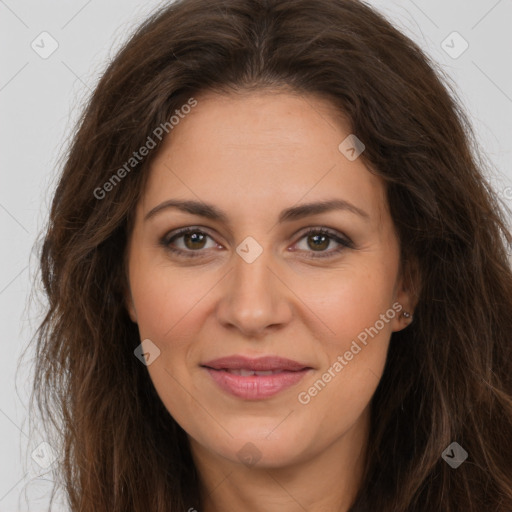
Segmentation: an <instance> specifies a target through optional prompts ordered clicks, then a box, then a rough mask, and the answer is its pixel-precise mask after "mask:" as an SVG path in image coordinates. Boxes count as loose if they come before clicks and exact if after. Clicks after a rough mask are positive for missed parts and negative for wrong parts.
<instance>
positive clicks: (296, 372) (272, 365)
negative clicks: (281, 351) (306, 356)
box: [201, 356, 311, 400]
mask: <svg viewBox="0 0 512 512" xmlns="http://www.w3.org/2000/svg"><path fill="white" fill-rule="evenodd" d="M201 366H203V367H204V368H205V369H206V370H207V371H208V373H209V374H210V376H211V377H212V379H213V380H214V381H215V382H216V383H217V384H218V385H219V387H220V388H221V389H223V390H224V391H226V392H228V393H230V394H232V395H234V396H236V397H239V398H243V399H246V400H261V399H263V398H268V397H270V396H273V395H275V394H277V393H279V392H281V391H283V390H285V389H287V388H289V387H291V386H293V385H295V384H297V383H298V382H299V381H300V380H302V379H303V378H304V376H305V375H306V374H307V373H308V372H309V371H310V370H311V367H308V366H306V365H304V364H302V363H299V362H297V361H292V360H290V359H284V358H281V357H276V356H268V357H260V358H257V359H250V358H247V357H244V356H232V357H224V358H221V359H215V360H214V361H209V362H207V363H205V364H203V365H201ZM228 369H229V370H241V369H244V370H253V371H269V370H273V371H280V373H275V374H272V375H251V376H247V377H243V376H241V375H236V374H232V373H229V372H228V371H226V370H228Z"/></svg>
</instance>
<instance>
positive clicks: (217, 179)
mask: <svg viewBox="0 0 512 512" xmlns="http://www.w3.org/2000/svg"><path fill="white" fill-rule="evenodd" d="M195 99H196V101H197V105H196V106H195V107H194V108H193V109H192V110H191V111H190V113H188V114H186V115H183V116H182V117H181V119H180V121H179V123H178V124H177V125H175V126H174V128H173V129H172V131H170V133H169V134H168V135H167V137H166V138H165V140H164V143H163V144H162V146H161V148H160V149H159V153H158V155H157V156H156V158H155V159H154V161H153V162H152V165H151V167H150V170H149V172H150V176H149V179H148V182H147V186H146V190H145V192H144V195H143V203H144V205H143V209H144V211H145V212H147V211H148V210H149V209H150V208H152V207H153V206H155V204H156V203H158V202H159V201H165V200H166V199H169V198H170V197H180V198H191V199H195V200H204V201H205V202H208V203H214V204H215V203H217V204H218V203H219V202H222V204H223V205H224V206H225V209H229V208H230V207H233V208H235V207H238V209H239V208H240V206H245V207H246V208H247V209H253V210H254V211H257V210H261V209H262V208H265V209H268V208H273V207H274V206H276V207H279V210H281V207H285V206H290V205H292V204H296V203H298V202H311V201H314V200H323V199H326V198H329V199H331V198H333V197H339V198H341V199H345V200H348V201H351V202H352V203H355V204H357V205H358V206H360V207H361V208H362V209H365V210H366V211H368V213H370V215H371V216H372V217H373V218H375V219H376V220H377V221H379V222H380V220H382V217H383V215H385V212H386V211H387V205H386V197H385V189H384V184H383V181H382V178H380V177H378V176H375V175H374V174H371V173H370V172H369V170H368V168H367V167H366V165H365V164H364V163H363V160H362V159H361V158H357V159H356V160H354V161H350V160H349V159H347V157H346V156H345V155H344V154H343V153H342V151H340V149H339V146H340V143H342V141H344V140H345V139H346V138H347V137H348V136H349V135H351V129H350V124H349V122H348V121H347V120H345V118H344V116H343V115H342V114H340V113H339V112H338V111H337V110H336V109H335V107H334V106H333V104H332V103H331V102H329V101H328V100H326V99H323V98H320V97H318V96H312V95H307V96H306V95H301V94H296V93H291V92H282V91H279V92H269V91H264V92H263V91H258V92H251V93H244V94H236V95H235V94H233V95H222V94H216V93H204V94H201V95H198V96H196V97H195Z"/></svg>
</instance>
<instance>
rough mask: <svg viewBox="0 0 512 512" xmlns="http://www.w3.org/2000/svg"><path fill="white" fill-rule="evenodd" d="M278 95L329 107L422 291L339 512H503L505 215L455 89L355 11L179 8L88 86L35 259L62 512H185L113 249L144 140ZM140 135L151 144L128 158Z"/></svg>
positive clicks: (274, 2)
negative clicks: (372, 176) (457, 459)
mask: <svg viewBox="0 0 512 512" xmlns="http://www.w3.org/2000/svg"><path fill="white" fill-rule="evenodd" d="M280 87H287V88H289V89H290V90H293V91H295V92H297V93H299V94H304V95H308V94H317V95H320V96H322V97H324V98H327V99H329V100H331V102H332V105H333V111H336V112H339V113H340V114H342V115H345V116H346V117H347V119H349V120H350V124H351V128H352V133H354V134H356V135H357V137H358V138H359V139H361V140H362V141H363V142H364V144H365V146H366V149H365V151H364V153H363V154H362V155H361V158H363V159H364V161H365V163H366V164H367V166H368V168H369V169H370V170H371V172H374V173H376V174H378V175H380V176H382V177H383V178H384V180H385V183H386V189H387V198H388V201H389V206H390V211H391V215H392V219H393V222H394V223H395V226H396V230H397V233H398V236H399V239H400V244H401V264H402V269H403V271H404V272H406V273H407V275H410V276H411V282H417V283H421V286H420V285H419V284H418V286H417V292H418V295H417V297H418V303H417V307H416V309H415V311H414V313H415V314H414V321H413V323H412V324H411V325H410V326H409V327H408V328H407V329H404V330H402V331H400V332H396V333H393V335H392V338H391V344H390V349H389V354H388V360H387V363H386V368H385V371H384V374H383V376H382V379H381V382H380V384H379V387H378V389H377V391H376V393H375V395H374V397H373V399H372V423H371V435H370V444H369V447H368V458H367V464H366V470H365V474H364V479H363V482H362V486H361V488H360V492H359V495H358V497H357V499H356V501H355V503H354V504H353V506H352V508H351V509H350V510H351V512H362V511H363V510H368V511H372V512H374V511H379V512H406V511H409V512H413V511H414V512H432V511H434V510H442V511H443V512H454V511H464V512H472V511H475V512H476V511H478V512H482V511H489V512H490V511H492V512H510V511H511V510H512V398H511V396H512V342H511V333H512V270H511V266H510V261H509V260H508V250H509V248H510V245H511V244H512V235H511V233H510V231H509V228H508V226H507V217H506V214H509V213H510V211H509V210H508V209H507V208H506V205H505V204H503V203H502V202H501V201H500V200H499V199H498V197H497V195H496V194H495V193H494V192H493V190H492V189H491V187H490V185H489V184H488V182H487V181H486V179H485V178H484V171H485V169H486V166H487V165H489V164H488V163H486V160H485V157H484V156H483V151H482V150H481V149H480V148H479V146H478V143H477V142H476V138H475V136H474V134H473V132H472V127H471V124H470V122H469V121H468V118H467V117H466V114H465V112H464V110H463V108H462V107H461V105H460V101H459V100H458V98H457V93H456V90H455V88H454V87H453V85H452V84H451V83H450V81H449V80H448V79H447V78H446V76H445V75H444V74H443V72H442V71H441V70H440V69H439V68H438V66H436V64H435V63H433V62H431V61H430V60H429V58H428V57H427V56H426V55H425V54H424V53H423V52H422V51H421V49H420V48H419V47H418V46H417V45H416V44H415V43H413V42H412V41H411V40H409V39H408V38H407V37H406V36H404V35H403V34H402V33H400V32H399V31H398V30H397V29H395V28H394V27H393V26H392V25H391V24H390V23H389V22H388V21H387V20H386V19H385V18H384V17H383V16H382V15H380V14H379V13H377V12H375V11H374V10H373V9H372V8H370V7H369V6H368V5H366V4H365V3H362V2H360V1H356V0H216V1H215V2H208V1H206V0H179V1H177V2H175V3H171V4H169V5H167V6H165V7H163V8H161V9H160V10H159V11H157V12H156V13H155V14H153V15H152V16H151V17H150V18H149V19H147V20H146V21H145V22H144V23H143V24H142V25H141V26H140V27H139V28H138V29H137V30H136V32H135V33H134V35H132V37H131V38H130V40H129V41H128V42H127V43H126V45H125V46H124V47H123V48H122V50H121V51H120V52H119V53H118V55H117V56H116V57H115V59H114V60H113V61H112V62H111V63H110V64H109V65H108V67H107V69H106V71H105V73H104V74H103V76H102V78H101V80H100V81H99V83H98V85H97V87H96V89H95V90H94V92H93V94H92V96H91V98H90V101H89V102H88V104H87V106H86V108H85V110H84V112H83V115H82V117H81V119H80V121H79V123H78V125H77V128H76V130H75V132H74V133H73V138H72V142H71V144H70V148H69V151H68V153H67V154H66V160H65V164H64V166H63V169H62V173H61V175H60V179H59V183H58V186H57V187H56V190H55V192H54V196H53V202H52V204H51V210H50V214H49V221H48V225H47V227H46V229H45V233H44V238H43V239H42V242H43V243H42V251H41V254H40V267H41V277H42V282H43V285H44V291H45V294H46V296H47V300H48V309H47V311H46V313H45V314H46V316H45V318H44V320H43V321H42V323H41V325H40V326H39V328H38V330H37V333H36V336H35V339H36V343H37V345H36V355H37V364H36V367H35V376H34V389H33V398H35V400H36V401H37V405H38V408H39V411H40V412H41V414H42V417H43V419H44V422H45V425H47V429H48V432H49V434H48V435H49V436H51V437H49V439H52V443H53V446H54V447H55V448H57V447H58V448H59V449H60V452H59V454H60V459H59V464H58V466H57V467H56V474H57V476H58V481H59V482H60V484H61V486H62V488H63V489H64V491H65V494H66V496H67V499H68V501H69V506H70V509H71V510H72V511H73V512H121V511H123V512H127V511H130V512H134V511H135V512H139V511H140V512H147V511H148V510H150V511H152V512H164V511H165V512H169V511H185V510H189V509H190V508H192V507H195V508H197V509H198V510H201V500H200V498H199V496H200V487H199V479H198V475H197V473H196V470H195V468H194V464H193V462H192V458H191V454H190V450H189V446H188V441H187V437H186V434H185V432H184V431H183V430H182V429H181V427H180V426H179V425H178V424H177V423H176V422H175V421H174V419H173V418H172V417H171V415H170V414H169V413H168V411H167V410H166V409H165V407H164V406H163V404H162V402H161V400H160V399H159V397H158V395H157V394H156V391H155V389H154V387H153V385H152V383H151V380H150V378H149V374H148V372H147V369H146V367H145V366H144V365H143V364H141V362H140V361H139V360H138V359H137V358H136V357H135V356H134V353H133V352H134V349H135V348H136V347H137V346H138V345H139V344H140V342H141V340H140V338H139V332H138V328H137V325H136V324H134V323H133V322H131V320H130V318H129V316H128V313H127V311H126V308H125V293H126V289H127V288H126V286H127V283H126V241H127V236H128V235H129V233H130V230H131V229H132V222H133V212H134V209H135V205H136V203H137V201H138V200H139V198H140V195H141V193H142V191H143V189H144V184H145V180H146V179H147V175H148V172H147V171H148V167H149V164H150V163H151V161H152V159H153V158H154V157H155V154H156V153H157V151H158V147H159V146H160V139H159V138H158V137H155V129H156V128H158V127H161V126H164V127H165V128H166V129H165V133H167V132H168V131H169V130H170V125H169V119H170V117H171V116H172V115H173V113H175V112H176V110H178V111H180V109H181V108H182V107H183V105H186V104H187V103H188V102H190V99H191V98H194V96H196V95H198V94H199V93H200V92H202V91H208V90H216V91H221V92H225V93H228V94H236V93H237V92H239V91H250V90H258V89H263V88H267V89H275V88H280ZM166 123H167V124H166ZM157 133H160V132H157ZM165 133H164V134H165ZM148 137H151V138H152V139H153V141H154V142H155V145H156V148H155V149H152V150H151V151H150V152H149V154H148V155H147V156H146V157H145V158H141V159H140V161H139V160H137V161H136V162H135V161H132V160H130V159H131V158H132V157H133V153H134V152H137V151H138V150H139V148H141V147H143V146H144V145H146V146H147V145H148ZM127 162H130V164H129V165H128V166H127V165H126V163H127ZM122 166H124V169H125V172H124V173H123V172H119V169H120V168H122ZM114 175H117V177H118V178H120V179H117V178H116V179H113V176H114ZM212 179H214V178H212ZM107 182H109V183H110V185H107V186H105V184H106V183H107ZM107 189H108V190H107ZM415 275H416V276H418V278H417V280H416V281H415V280H414V279H413V276H415ZM452 442H457V443H458V444H460V445H461V446H462V447H463V448H464V450H466V452H467V453H468V458H467V460H466V461H465V462H464V463H463V464H462V465H460V466H459V467H458V468H457V469H454V468H452V467H450V465H449V464H448V463H447V462H446V461H445V460H444V459H443V457H442V453H443V451H444V450H445V449H446V448H447V447H448V446H449V445H450V444H451V443H452Z"/></svg>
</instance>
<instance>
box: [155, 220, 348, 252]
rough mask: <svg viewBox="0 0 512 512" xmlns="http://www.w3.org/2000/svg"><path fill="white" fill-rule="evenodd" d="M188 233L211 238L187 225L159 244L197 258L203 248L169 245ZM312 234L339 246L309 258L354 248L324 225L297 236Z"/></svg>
mask: <svg viewBox="0 0 512 512" xmlns="http://www.w3.org/2000/svg"><path fill="white" fill-rule="evenodd" d="M189 233H201V234H203V235H206V236H208V237H210V238H212V237H211V236H210V235H209V234H208V233H206V232H204V231H202V230H201V229H199V228H194V227H187V228H182V229H179V230H178V231H176V232H174V233H173V234H172V236H171V237H169V233H168V234H167V235H165V236H164V237H163V238H162V239H161V240H160V245H162V246H163V247H164V248H165V249H166V250H168V251H170V252H171V253H173V254H177V255H178V256H183V257H185V258H197V257H200V256H202V254H201V253H202V252H203V250H201V249H198V250H196V251H193V250H188V251H184V250H182V249H176V248H175V247H172V246H171V245H170V244H171V243H172V242H174V241H175V240H176V239H178V238H180V237H182V236H183V235H186V234H189ZM312 235H324V236H327V237H329V238H330V239H331V240H334V241H335V242H337V243H339V244H340V246H341V247H338V248H337V249H335V250H333V251H320V252H319V253H317V254H318V255H315V256H306V258H311V259H319V258H331V257H333V256H334V255H338V254H339V253H341V252H342V251H344V250H345V249H353V248H354V244H353V242H352V240H350V239H349V238H348V237H347V238H346V239H344V238H341V237H339V236H338V235H337V234H336V233H333V232H332V231H330V230H328V229H327V228H324V227H322V228H310V229H308V231H306V232H305V233H303V234H302V236H301V237H300V238H299V240H298V241H300V240H302V239H303V238H306V237H308V236H312ZM212 239H213V238H212ZM298 241H297V242H298ZM297 242H296V243H297ZM311 252H313V253H315V251H311Z"/></svg>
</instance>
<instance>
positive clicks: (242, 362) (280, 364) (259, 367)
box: [201, 355, 309, 372]
mask: <svg viewBox="0 0 512 512" xmlns="http://www.w3.org/2000/svg"><path fill="white" fill-rule="evenodd" d="M201 366H207V367H208V368H213V369H214V370H241V369H246V370H253V371H268V370H287V371H292V372H293V371H298V370H303V369H304V368H309V366H308V365H307V364H303V363H299V362H298V361H293V360H292V359H285V358H284V357H278V356H265V357H257V358H250V357H246V356H240V355H234V356H228V357H221V358H220V359H214V360H212V361H208V362H206V363H203V364H202V365H201Z"/></svg>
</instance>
